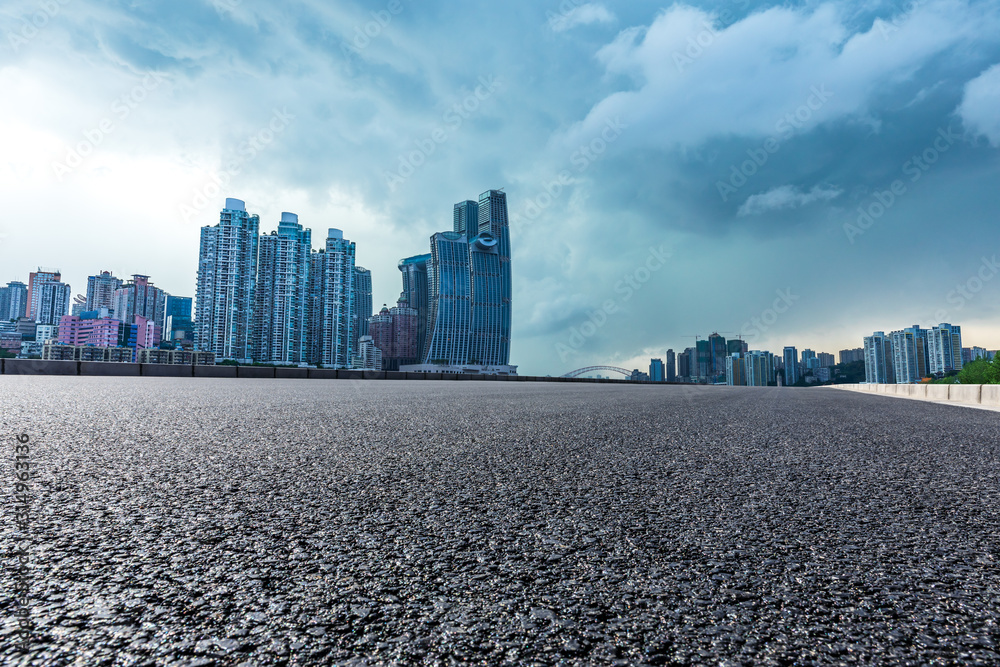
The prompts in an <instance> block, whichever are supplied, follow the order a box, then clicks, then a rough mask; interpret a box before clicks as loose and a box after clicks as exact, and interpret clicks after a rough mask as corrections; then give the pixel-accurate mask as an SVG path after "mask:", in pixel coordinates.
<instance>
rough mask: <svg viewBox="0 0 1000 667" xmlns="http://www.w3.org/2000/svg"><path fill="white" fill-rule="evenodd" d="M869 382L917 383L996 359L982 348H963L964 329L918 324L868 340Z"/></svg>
mask: <svg viewBox="0 0 1000 667" xmlns="http://www.w3.org/2000/svg"><path fill="white" fill-rule="evenodd" d="M864 340H865V344H864V361H865V380H866V382H868V383H869V384H914V383H917V382H921V381H923V379H924V378H931V377H943V376H945V375H948V374H950V373H953V372H956V371H960V370H962V368H963V367H964V366H965V365H966V364H969V363H972V362H973V361H975V360H977V359H992V358H993V356H994V354H995V353H994V352H990V351H988V350H986V349H985V348H982V347H962V327H960V326H958V325H954V324H948V323H941V324H939V325H938V326H936V327H932V328H930V329H922V328H920V327H919V326H917V325H913V326H912V327H909V328H906V329H900V330H898V331H893V332H890V333H889V334H886V333H885V332H884V331H876V332H874V333H873V334H872V335H871V336H866V337H865V339H864Z"/></svg>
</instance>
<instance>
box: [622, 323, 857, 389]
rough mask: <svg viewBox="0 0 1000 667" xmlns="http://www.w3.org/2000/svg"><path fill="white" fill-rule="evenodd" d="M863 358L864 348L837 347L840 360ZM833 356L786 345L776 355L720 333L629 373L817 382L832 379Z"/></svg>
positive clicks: (755, 383)
mask: <svg viewBox="0 0 1000 667" xmlns="http://www.w3.org/2000/svg"><path fill="white" fill-rule="evenodd" d="M863 360H864V350H863V349H861V348H858V349H854V350H841V351H840V364H841V365H844V364H850V363H855V362H860V361H863ZM836 366H837V360H836V358H835V357H834V355H832V354H829V353H827V352H815V351H813V350H809V349H806V350H803V351H802V353H801V354H799V351H798V349H797V348H795V347H794V346H789V347H786V348H784V349H783V350H782V353H781V355H780V356H779V355H775V354H773V353H771V352H768V351H766V350H750V349H749V346H748V345H747V343H746V342H744V341H743V340H742V339H740V338H736V339H730V340H726V338H725V337H724V336H722V335H721V334H719V333H713V334H712V335H710V336H709V337H708V338H706V339H702V338H701V336H696V337H695V346H694V347H689V348H687V349H685V350H684V351H683V352H680V353H676V352H674V350H672V349H671V350H667V353H666V358H665V360H664V359H651V360H650V364H649V372H648V373H642V372H640V371H639V370H635V371H633V372H632V379H633V380H641V381H652V382H680V383H689V384H726V385H730V386H737V387H739V386H744V387H768V386H777V385H795V384H816V383H824V382H831V381H833V380H834V379H835V378H836V374H835V368H836Z"/></svg>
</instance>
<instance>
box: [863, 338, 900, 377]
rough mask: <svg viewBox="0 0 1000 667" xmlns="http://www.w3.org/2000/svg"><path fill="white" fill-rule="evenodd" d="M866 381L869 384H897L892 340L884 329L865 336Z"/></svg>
mask: <svg viewBox="0 0 1000 667" xmlns="http://www.w3.org/2000/svg"><path fill="white" fill-rule="evenodd" d="M864 349H865V381H866V382H868V383H869V384H895V383H896V373H895V370H894V368H893V353H892V341H891V340H890V339H889V338H888V337H886V335H885V333H884V332H882V331H876V332H875V333H873V334H872V335H871V336H865V344H864Z"/></svg>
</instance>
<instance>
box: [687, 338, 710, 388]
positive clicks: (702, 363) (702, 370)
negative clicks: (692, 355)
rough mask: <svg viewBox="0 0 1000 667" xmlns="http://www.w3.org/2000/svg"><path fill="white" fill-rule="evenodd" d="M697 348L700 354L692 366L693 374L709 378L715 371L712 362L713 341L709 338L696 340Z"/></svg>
mask: <svg viewBox="0 0 1000 667" xmlns="http://www.w3.org/2000/svg"><path fill="white" fill-rule="evenodd" d="M695 349H697V350H698V354H697V358H696V359H695V360H694V362H695V363H694V364H693V365H692V367H691V375H693V376H696V377H698V378H706V379H707V378H709V377H710V376H712V375H713V374H714V371H715V365H714V364H713V363H712V343H711V341H708V340H699V341H695Z"/></svg>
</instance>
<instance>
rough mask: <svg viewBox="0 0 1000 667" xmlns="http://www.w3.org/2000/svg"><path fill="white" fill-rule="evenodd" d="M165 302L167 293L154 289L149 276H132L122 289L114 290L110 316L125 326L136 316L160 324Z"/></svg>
mask: <svg viewBox="0 0 1000 667" xmlns="http://www.w3.org/2000/svg"><path fill="white" fill-rule="evenodd" d="M166 300H167V293H166V292H164V291H163V290H161V289H160V288H158V287H155V286H154V285H153V283H151V282H150V281H149V276H140V275H134V276H132V280H130V281H128V283H127V284H126V285H125V286H124V287H119V288H118V289H116V290H115V293H114V298H113V300H112V307H111V311H112V316H113V317H114V318H116V319H117V320H118V321H120V322H125V323H126V324H129V323H131V322H134V321H135V317H136V315H138V316H139V317H142V318H144V319H147V320H151V321H152V322H154V323H156V322H162V321H163V318H164V309H165V308H166ZM101 307H103V306H101ZM99 308H100V307H99ZM95 310H96V309H95Z"/></svg>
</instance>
